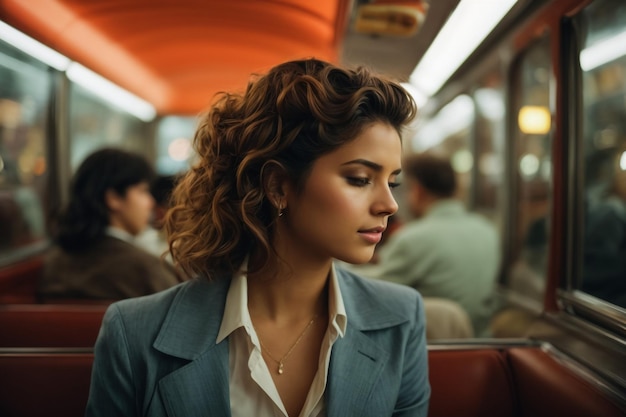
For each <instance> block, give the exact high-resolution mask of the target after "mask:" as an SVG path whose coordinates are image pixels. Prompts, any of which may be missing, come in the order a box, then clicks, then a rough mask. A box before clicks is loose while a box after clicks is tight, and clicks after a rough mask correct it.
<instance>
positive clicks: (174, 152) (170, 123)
mask: <svg viewBox="0 0 626 417" xmlns="http://www.w3.org/2000/svg"><path fill="white" fill-rule="evenodd" d="M196 124H197V118H196V117H183V116H168V117H164V118H162V119H161V120H160V121H159V125H158V127H157V139H156V140H157V151H156V153H157V159H156V169H157V172H158V173H159V174H161V175H176V174H179V173H181V172H184V171H187V170H188V169H189V165H190V163H191V162H192V161H193V159H194V151H193V149H192V139H193V135H194V132H195V130H196Z"/></svg>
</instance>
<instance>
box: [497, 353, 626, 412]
mask: <svg viewBox="0 0 626 417" xmlns="http://www.w3.org/2000/svg"><path fill="white" fill-rule="evenodd" d="M508 360H509V363H510V366H511V369H512V373H513V377H514V379H515V384H516V386H517V392H518V396H519V399H520V410H521V414H520V416H521V417H555V416H568V417H589V416H602V417H618V416H621V417H624V416H625V415H626V412H625V411H620V409H619V408H618V407H617V405H616V404H613V403H612V402H611V401H610V400H609V399H608V398H607V396H606V395H602V394H601V393H600V392H599V391H598V390H597V389H596V388H594V387H593V386H591V385H590V384H589V383H587V382H586V381H584V380H583V379H582V378H580V377H579V376H577V375H576V374H574V373H573V372H572V371H571V370H570V369H568V368H567V367H565V366H564V365H563V364H561V363H559V362H557V361H556V360H555V359H554V357H552V356H551V355H549V354H548V353H546V352H544V351H543V350H541V349H540V348H512V349H509V352H508Z"/></svg>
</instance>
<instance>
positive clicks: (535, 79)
mask: <svg viewBox="0 0 626 417" xmlns="http://www.w3.org/2000/svg"><path fill="white" fill-rule="evenodd" d="M550 68H551V66H550V49H549V43H548V39H547V38H546V39H543V40H542V41H540V42H539V43H537V44H535V45H534V46H532V47H531V48H529V49H528V50H527V51H526V52H525V53H524V54H523V55H522V56H521V58H520V60H519V61H518V62H517V65H516V68H515V76H514V86H513V96H514V107H513V117H514V121H515V129H514V136H513V138H512V139H513V143H512V147H513V155H514V160H513V166H512V174H513V181H514V194H513V200H512V205H513V217H512V227H513V230H511V234H512V237H513V241H512V254H511V256H512V260H513V263H512V267H511V269H510V270H509V272H508V285H509V287H510V288H511V289H512V290H513V291H515V292H516V293H517V294H520V295H523V296H525V297H527V298H528V300H530V301H532V302H534V303H535V304H536V305H538V306H539V305H541V304H540V303H541V302H542V298H543V292H544V287H545V281H546V273H547V260H548V241H549V232H550V207H551V204H552V202H551V194H550V191H551V186H552V184H551V167H552V165H551V159H552V153H551V147H552V145H551V135H550V124H551V122H550V119H551V115H550V110H549V108H550V83H551V78H550V73H551V69H550Z"/></svg>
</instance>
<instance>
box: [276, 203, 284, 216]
mask: <svg viewBox="0 0 626 417" xmlns="http://www.w3.org/2000/svg"><path fill="white" fill-rule="evenodd" d="M283 214H285V212H284V211H283V205H282V204H281V205H280V206H278V217H283Z"/></svg>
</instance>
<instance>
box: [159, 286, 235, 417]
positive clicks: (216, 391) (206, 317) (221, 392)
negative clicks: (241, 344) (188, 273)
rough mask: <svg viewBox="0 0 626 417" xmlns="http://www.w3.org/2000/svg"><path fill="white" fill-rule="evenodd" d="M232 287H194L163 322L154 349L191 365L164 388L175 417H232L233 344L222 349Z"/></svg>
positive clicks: (168, 378) (166, 402)
mask: <svg viewBox="0 0 626 417" xmlns="http://www.w3.org/2000/svg"><path fill="white" fill-rule="evenodd" d="M229 286H230V280H229V279H218V280H216V281H213V282H208V281H206V280H198V281H196V282H194V283H193V284H192V285H189V286H187V287H186V288H185V289H184V290H183V291H181V292H180V293H179V294H178V295H177V297H176V298H175V299H174V301H173V302H172V306H171V307H170V310H169V312H168V314H167V316H166V317H165V320H164V321H163V325H162V327H161V330H160V332H159V334H158V335H157V338H156V340H155V342H154V345H153V346H154V348H155V349H157V350H158V351H160V352H162V353H165V354H167V355H170V356H174V357H177V358H182V359H187V360H190V361H191V362H189V363H188V364H187V365H185V366H183V367H182V368H180V369H177V370H175V371H174V372H171V373H170V374H168V375H166V376H165V377H163V378H162V379H161V380H160V381H159V382H158V391H159V394H160V395H161V398H162V399H163V404H164V405H165V408H166V410H167V414H168V415H169V416H172V417H174V416H185V417H186V416H199V417H202V416H207V417H208V416H230V413H231V411H230V392H229V365H228V363H229V348H228V339H225V340H223V341H222V342H220V343H219V344H216V340H217V334H218V332H219V329H220V326H221V323H222V317H223V315H224V307H225V304H226V294H227V293H228V288H229Z"/></svg>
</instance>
